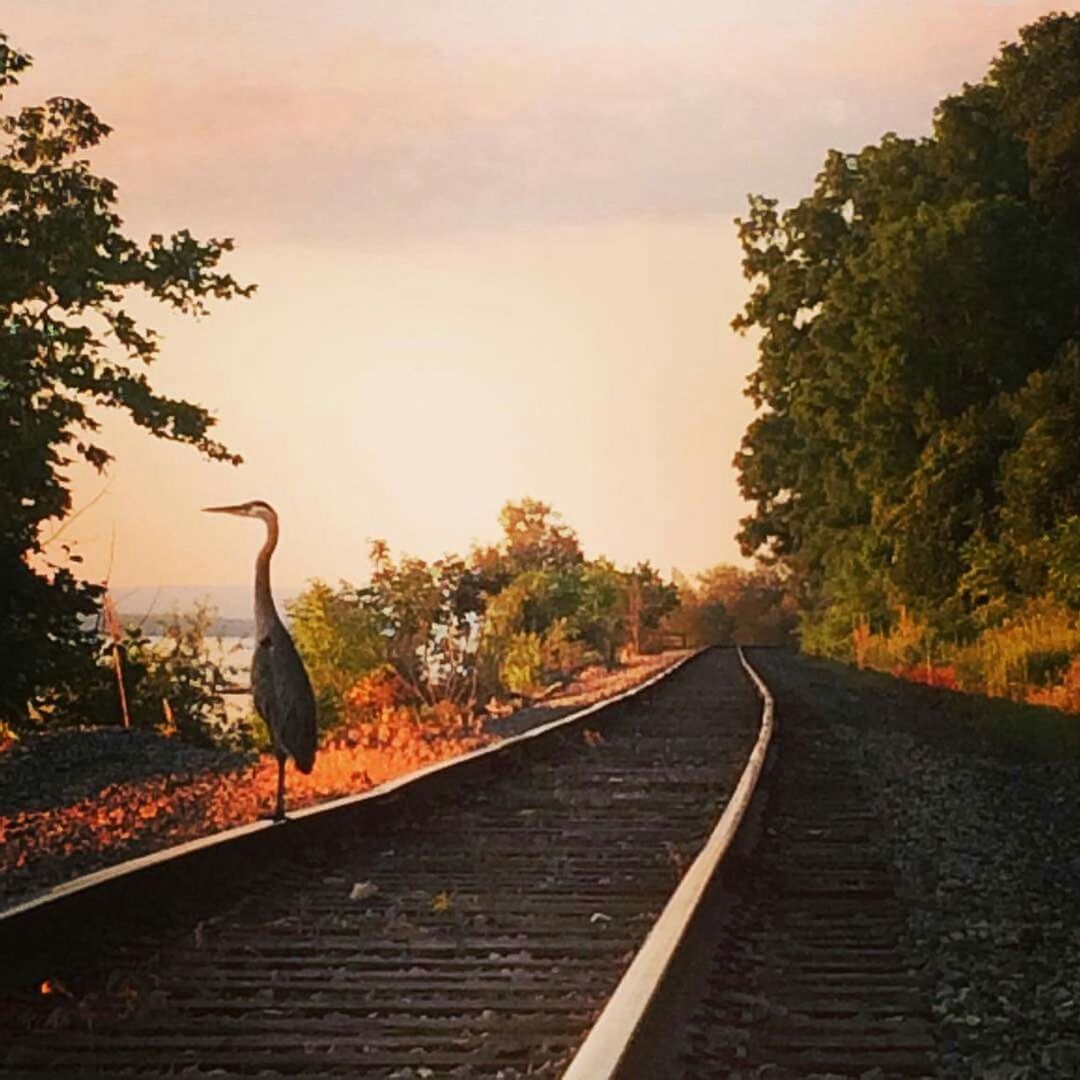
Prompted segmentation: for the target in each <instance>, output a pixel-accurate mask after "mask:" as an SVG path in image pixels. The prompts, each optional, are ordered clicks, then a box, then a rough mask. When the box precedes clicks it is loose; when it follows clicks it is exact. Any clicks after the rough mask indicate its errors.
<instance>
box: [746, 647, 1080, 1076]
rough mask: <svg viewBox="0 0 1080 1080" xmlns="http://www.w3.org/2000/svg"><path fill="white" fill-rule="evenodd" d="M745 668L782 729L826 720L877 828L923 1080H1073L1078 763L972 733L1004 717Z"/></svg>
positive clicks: (835, 670)
mask: <svg viewBox="0 0 1080 1080" xmlns="http://www.w3.org/2000/svg"><path fill="white" fill-rule="evenodd" d="M753 658H754V661H755V663H756V664H757V665H758V666H759V670H761V672H762V674H763V676H764V677H765V679H766V680H767V681H768V682H769V683H770V685H771V686H772V687H773V690H774V693H775V694H776V695H777V699H778V703H779V715H780V722H781V724H783V723H784V722H785V706H786V713H787V716H788V719H789V722H797V719H798V715H799V713H800V711H804V710H810V711H812V712H813V713H814V714H815V715H818V716H828V717H829V718H830V720H831V721H832V724H833V726H834V730H835V733H836V737H837V739H838V740H839V742H840V743H841V745H842V746H843V747H844V748H845V751H846V755H847V756H848V757H849V758H850V761H851V763H852V765H853V767H854V768H855V770H856V771H857V773H858V774H859V776H860V778H861V782H862V785H863V787H864V789H865V791H866V793H867V796H868V798H870V800H871V802H872V804H873V808H874V810H875V811H876V813H877V814H878V815H879V816H880V818H881V820H882V822H883V823H884V826H883V831H882V835H881V838H880V844H881V845H882V848H883V850H884V851H885V852H886V853H887V854H888V856H889V857H890V859H891V860H892V861H893V863H894V864H895V865H896V867H897V868H898V870H899V872H900V875H901V880H902V892H903V896H904V898H905V899H906V901H907V902H908V905H909V910H910V912H911V914H910V922H909V927H908V930H909V934H908V941H907V947H908V948H909V949H910V952H911V960H912V965H913V967H914V968H918V969H919V970H922V971H923V972H924V973H925V974H926V976H927V978H928V980H929V981H930V983H931V984H932V986H933V1017H934V1024H935V1036H936V1041H937V1053H938V1060H937V1075H940V1076H946V1077H975V1076H977V1077H985V1078H990V1080H1018V1078H1036V1077H1039V1078H1041V1077H1076V1076H1080V858H1078V856H1080V763H1078V762H1077V761H1075V760H1039V759H1038V758H1037V757H1036V756H1035V755H1034V753H1032V752H1031V751H1030V750H1027V749H1025V750H1020V749H1018V748H1017V747H1016V746H1015V745H1009V744H1005V743H1002V742H1001V741H1000V740H996V739H994V738H991V737H988V736H987V735H985V734H984V733H982V732H980V730H978V728H979V726H980V719H981V715H980V714H984V715H989V714H992V713H993V712H994V710H1001V709H1004V708H1008V706H1007V705H1003V704H1002V703H997V702H991V701H985V702H984V701H981V700H980V699H972V698H970V697H967V696H965V695H959V694H954V693H950V692H949V691H944V690H933V689H931V688H928V687H918V686H913V685H911V684H907V683H903V682H900V681H899V680H895V679H891V678H889V677H887V676H882V675H879V674H876V673H867V672H859V671H855V670H852V669H849V668H846V667H844V666H842V665H839V664H831V663H826V662H822V661H815V660H811V659H808V658H805V657H797V656H793V655H792V654H788V653H781V652H773V651H770V650H758V651H756V652H755V653H754V656H753ZM1060 722H1061V723H1063V724H1071V723H1074V722H1078V721H1077V720H1074V718H1072V717H1069V716H1065V715H1062V716H1061V718H1060Z"/></svg>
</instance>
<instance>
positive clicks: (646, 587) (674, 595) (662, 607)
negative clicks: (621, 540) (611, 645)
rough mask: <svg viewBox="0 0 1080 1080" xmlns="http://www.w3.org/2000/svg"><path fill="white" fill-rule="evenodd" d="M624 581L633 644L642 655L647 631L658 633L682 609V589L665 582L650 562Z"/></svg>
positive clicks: (637, 567)
mask: <svg viewBox="0 0 1080 1080" xmlns="http://www.w3.org/2000/svg"><path fill="white" fill-rule="evenodd" d="M623 581H624V585H623V588H624V589H625V592H626V630H627V635H628V638H629V645H630V649H631V650H632V652H633V653H634V654H635V655H639V654H640V653H641V647H642V635H643V632H644V631H646V630H655V629H656V628H657V627H658V626H659V625H660V620H661V619H663V618H664V616H665V615H667V614H668V613H669V612H671V611H674V610H675V608H677V607H678V606H679V590H678V589H677V588H676V587H675V586H674V585H673V584H672V583H671V582H665V581H664V580H663V578H661V577H660V574H659V572H658V571H657V570H656V568H655V567H654V566H652V564H651V563H649V562H648V561H647V560H646V561H645V562H639V563H638V564H637V566H635V567H634V569H633V570H628V571H626V573H625V574H624V577H623Z"/></svg>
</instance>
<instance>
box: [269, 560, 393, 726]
mask: <svg viewBox="0 0 1080 1080" xmlns="http://www.w3.org/2000/svg"><path fill="white" fill-rule="evenodd" d="M288 608H289V623H290V629H291V630H292V635H293V639H294V640H295V641H296V647H297V649H298V650H299V652H300V655H301V656H302V657H303V658H304V664H305V666H306V667H307V670H308V675H309V676H310V677H311V685H312V688H313V689H314V691H315V697H316V700H317V701H318V703H319V720H320V724H321V725H322V726H328V725H332V724H334V723H335V722H336V721H337V720H338V719H339V718H340V716H341V708H342V705H343V703H344V700H345V695H346V694H348V692H349V691H350V690H351V689H352V688H353V686H354V685H355V684H356V682H357V680H358V679H360V678H361V677H362V676H364V675H367V674H368V673H369V672H371V671H374V670H375V669H376V668H377V667H379V666H380V665H381V664H383V663H384V662H385V660H386V645H387V641H386V638H385V637H384V636H383V635H382V634H381V633H380V628H379V625H378V622H377V620H376V618H375V615H374V613H373V612H372V611H370V610H369V609H368V608H366V607H364V606H362V605H361V604H360V602H359V598H358V596H357V590H356V589H355V588H354V587H353V586H352V585H350V584H349V583H348V582H347V581H343V582H342V583H341V586H340V588H338V589H336V590H335V589H332V588H331V587H330V586H329V585H327V584H326V583H325V582H323V581H317V580H316V581H313V582H311V584H310V585H309V586H308V587H307V588H306V589H305V590H304V591H303V592H302V593H301V594H300V595H299V596H297V597H296V599H294V600H293V601H292V602H291V603H290V604H289V605H288Z"/></svg>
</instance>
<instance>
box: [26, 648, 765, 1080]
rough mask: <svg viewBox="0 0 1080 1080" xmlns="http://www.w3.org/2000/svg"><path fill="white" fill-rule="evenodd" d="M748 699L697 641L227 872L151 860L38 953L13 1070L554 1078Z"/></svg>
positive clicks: (687, 845) (693, 843)
mask: <svg viewBox="0 0 1080 1080" xmlns="http://www.w3.org/2000/svg"><path fill="white" fill-rule="evenodd" d="M759 714H760V705H759V702H758V699H757V695H756V692H755V690H754V689H753V687H752V686H751V685H750V683H749V682H748V681H747V680H746V679H745V678H744V677H743V674H742V672H741V669H740V667H739V662H738V659H737V657H736V655H735V654H734V652H733V651H717V652H711V653H707V654H704V655H702V656H700V657H698V658H696V659H694V660H693V661H691V662H690V663H688V664H687V665H686V666H685V667H684V668H682V669H681V670H679V671H678V672H676V673H675V674H673V675H670V676H668V677H667V678H665V679H664V681H663V683H662V684H658V685H655V686H653V687H651V688H650V689H648V690H646V691H644V692H642V693H641V694H640V695H638V696H636V697H634V698H630V699H627V700H625V701H623V702H621V703H619V704H617V705H615V706H610V707H605V708H602V709H600V710H598V711H595V712H592V713H591V714H590V715H588V716H584V717H579V718H578V719H575V720H567V721H564V722H563V723H562V726H561V727H559V728H558V729H557V730H549V731H548V732H547V733H546V734H544V735H540V734H538V733H537V734H536V735H535V736H534V737H526V738H525V739H523V740H521V741H520V742H517V743H515V744H513V745H511V746H508V747H506V748H505V749H502V750H494V751H491V752H483V751H482V752H480V753H478V754H475V755H472V756H471V757H470V758H469V759H468V760H466V761H464V762H462V763H461V764H459V765H454V766H452V767H447V768H444V769H439V770H431V771H430V773H429V775H428V777H426V778H421V780H420V781H419V782H413V783H412V784H409V785H404V786H402V787H401V788H399V789H398V790H397V791H396V792H387V793H386V794H385V795H384V796H382V797H369V798H368V799H367V800H347V801H348V802H349V803H350V806H349V807H343V808H341V810H342V812H341V813H338V814H336V815H335V816H334V825H333V827H327V822H328V821H329V820H330V815H329V814H328V813H327V812H325V811H323V812H319V813H316V812H310V813H309V814H308V816H307V817H304V816H300V817H299V818H298V820H296V821H293V822H290V823H288V824H286V825H284V826H280V827H276V828H273V827H270V826H266V827H265V828H264V827H254V828H252V829H250V830H249V831H248V833H246V834H245V836H244V837H242V838H238V839H239V840H240V841H241V842H240V844H239V845H237V847H236V848H234V849H233V853H232V854H231V855H230V856H229V858H228V859H227V860H225V861H224V863H223V861H222V859H221V858H220V857H218V858H216V859H215V856H214V853H213V850H212V849H208V850H207V851H206V852H205V853H203V855H200V856H196V857H195V858H193V859H192V860H191V861H190V862H189V863H188V864H187V869H186V870H184V871H183V872H181V873H177V866H176V865H174V866H173V867H172V869H171V871H170V870H169V869H167V868H159V869H158V870H157V871H154V870H148V872H147V875H148V876H144V877H143V878H142V881H141V883H140V884H139V885H138V887H137V888H131V887H125V888H124V889H123V890H117V889H116V888H114V889H113V890H112V896H111V899H110V898H104V911H101V910H99V911H98V912H97V913H96V914H95V916H94V917H95V919H96V920H98V922H99V923H100V926H99V928H98V929H97V930H96V931H95V933H94V934H93V940H92V942H83V943H82V944H81V945H79V944H77V943H76V942H75V941H74V940H73V941H72V943H71V947H70V948H66V947H65V948H63V949H53V950H51V952H50V955H49V956H48V957H47V958H46V957H45V956H44V954H43V955H42V956H40V957H38V956H37V954H36V952H35V950H34V948H33V947H32V946H31V947H24V948H23V950H22V952H23V957H22V959H23V961H24V968H23V973H24V975H25V976H26V977H27V978H24V980H23V983H22V986H21V989H20V988H19V987H15V988H11V989H12V990H13V992H9V997H8V999H7V1008H8V1020H9V1021H10V1024H9V1026H17V1027H21V1028H22V1029H23V1034H22V1035H21V1036H20V1037H19V1039H18V1040H17V1043H16V1045H14V1046H13V1047H12V1049H11V1051H10V1052H9V1056H8V1058H7V1068H8V1069H9V1070H18V1072H17V1073H16V1074H17V1075H23V1074H25V1073H28V1072H31V1071H33V1070H39V1074H40V1075H65V1071H64V1070H65V1069H66V1070H68V1072H67V1073H66V1074H69V1075H78V1074H79V1072H78V1070H79V1069H82V1070H84V1071H85V1069H87V1068H93V1069H95V1070H97V1071H98V1073H100V1074H103V1075H109V1074H110V1070H114V1071H115V1074H116V1075H162V1074H166V1073H168V1071H169V1070H174V1069H175V1070H180V1069H186V1070H188V1074H189V1075H199V1074H200V1072H201V1071H203V1070H205V1071H207V1072H209V1071H210V1070H212V1069H214V1068H221V1069H225V1070H226V1071H227V1072H228V1073H229V1074H234V1075H236V1074H239V1075H267V1076H271V1075H278V1074H281V1075H284V1074H289V1075H304V1074H305V1073H306V1074H308V1075H318V1076H327V1075H342V1076H346V1075H357V1074H358V1073H359V1074H362V1075H371V1076H391V1075H395V1074H396V1075H400V1076H408V1075H413V1076H416V1075H430V1073H426V1072H422V1071H419V1070H425V1069H426V1070H434V1071H436V1072H438V1073H439V1074H441V1075H460V1076H482V1075H495V1074H496V1073H501V1075H503V1076H506V1077H509V1076H514V1075H523V1074H524V1073H525V1072H526V1071H529V1072H530V1074H532V1075H558V1074H559V1073H560V1072H561V1070H562V1069H563V1068H564V1067H565V1065H566V1062H567V1061H568V1059H569V1057H570V1055H571V1053H572V1051H573V1049H574V1047H575V1046H576V1045H577V1043H578V1042H579V1041H580V1039H581V1038H582V1036H583V1034H584V1032H585V1030H586V1029H587V1028H588V1027H589V1025H590V1023H591V1022H592V1020H593V1018H594V1017H595V1015H596V1013H597V1012H598V1011H599V1009H600V1008H601V1006H602V1005H603V1003H604V1001H605V1000H606V998H607V996H608V995H609V994H610V993H611V991H612V990H613V988H614V986H615V984H616V982H617V981H618V978H619V976H620V974H621V973H622V971H623V970H624V968H625V967H626V965H627V963H628V962H629V960H630V958H631V956H632V955H633V953H634V951H635V950H636V948H637V947H638V946H639V945H640V943H641V941H642V940H643V939H644V938H645V936H646V935H647V933H648V930H649V928H650V927H651V926H652V924H653V923H654V921H655V920H656V917H657V915H658V913H659V911H660V910H661V909H662V908H663V906H664V904H665V903H666V902H667V900H668V897H669V896H670V894H671V892H672V890H673V889H674V887H675V886H676V884H677V883H678V881H679V880H680V878H681V877H682V874H683V871H684V870H685V868H686V866H687V865H688V864H689V863H690V862H691V861H692V860H693V858H694V856H695V854H696V853H697V851H698V850H699V849H700V848H701V846H702V844H703V843H704V842H705V841H706V839H707V837H708V836H709V834H710V831H711V830H712V828H713V825H714V822H715V819H716V816H717V814H718V812H719V809H720V807H722V806H723V805H724V803H725V802H726V800H727V798H728V797H729V796H730V794H731V791H732V790H733V788H734V787H735V784H736V781H737V779H738V777H739V775H740V773H741V770H742V767H743V765H744V764H745V761H746V758H747V755H748V754H749V752H750V748H751V746H752V745H753V743H754V740H755V738H756V737H757V733H758V728H759ZM451 775H452V779H451ZM365 803H366V804H367V805H366V806H365V807H364V808H363V809H361V807H362V806H363V804H365ZM267 837H269V838H270V839H272V841H273V844H272V848H273V849H274V850H269V848H268V844H267V840H266V838H267ZM260 838H262V839H260ZM217 854H218V856H220V855H221V852H220V851H219V852H218V853H217ZM200 863H201V865H200ZM163 875H164V876H163ZM136 893H141V894H142V897H143V900H144V901H147V902H146V903H143V904H138V903H135V906H134V910H132V907H131V905H132V901H133V900H135V894H136ZM211 893H213V894H214V897H213V899H212V900H211V897H210V895H209V894H211ZM98 896H99V897H101V894H98ZM114 903H115V904H116V909H115V910H112V911H111V912H110V908H112V905H113V904H114ZM123 907H126V908H127V910H126V911H121V910H120V909H121V908H123ZM73 910H74V909H73ZM39 914H40V913H39ZM40 928H41V927H40V925H39V928H38V929H39V931H40ZM72 936H73V937H74V936H75V935H72ZM10 937H11V935H9V941H7V942H5V945H7V944H9V943H10ZM54 937H55V934H54ZM65 946H66V943H65ZM35 961H36V962H37V963H38V964H39V970H38V971H37V972H34V973H32V971H31V969H32V967H33V964H34V963H35ZM46 962H47V963H48V964H49V967H48V969H47V970H42V969H40V965H41V964H42V963H46ZM54 969H55V970H54ZM31 974H33V978H34V981H39V985H38V986H33V987H31V986H30V985H29V976H31ZM45 980H48V981H49V988H50V989H52V990H53V993H52V994H50V995H41V994H40V993H38V994H37V996H36V997H33V996H32V994H31V991H37V990H38V989H39V986H40V982H44V981H45ZM61 988H62V989H61ZM124 1070H128V1071H127V1072H125V1071H124ZM403 1070H413V1071H412V1072H411V1073H410V1072H406V1071H403Z"/></svg>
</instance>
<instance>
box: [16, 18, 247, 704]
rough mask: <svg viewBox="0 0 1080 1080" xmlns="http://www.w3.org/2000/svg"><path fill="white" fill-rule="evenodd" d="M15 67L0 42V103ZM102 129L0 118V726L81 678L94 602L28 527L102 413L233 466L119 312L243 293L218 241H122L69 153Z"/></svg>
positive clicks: (46, 516)
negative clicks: (162, 385) (162, 387)
mask: <svg viewBox="0 0 1080 1080" xmlns="http://www.w3.org/2000/svg"><path fill="white" fill-rule="evenodd" d="M30 64H31V58H30V56H28V55H27V54H26V53H24V52H21V51H19V50H18V49H16V48H14V47H13V46H11V45H9V43H8V39H7V37H6V36H5V35H3V34H2V33H0V92H2V90H3V88H4V87H8V86H11V85H12V84H14V83H16V82H17V81H18V79H19V76H20V75H21V74H22V73H23V72H25V71H26V70H27V68H29V66H30ZM109 132H110V129H109V127H108V126H107V125H106V124H105V123H103V122H102V121H101V120H99V119H98V117H97V116H96V115H95V114H94V112H93V111H92V109H91V108H90V107H89V106H88V105H86V104H84V103H83V102H81V101H78V100H76V99H74V98H66V97H54V98H50V99H49V100H48V101H46V102H45V103H44V104H43V105H37V106H30V107H26V108H23V109H22V110H20V111H19V112H18V113H17V114H15V115H9V116H4V117H2V118H0V139H2V141H0V331H2V332H0V657H2V658H3V660H2V663H3V678H0V719H8V720H13V721H15V722H18V721H19V720H21V719H22V718H23V717H24V716H25V715H26V711H27V704H28V702H30V701H31V700H35V699H38V700H39V699H40V698H41V696H42V695H43V694H45V693H46V692H51V693H53V694H56V693H58V692H60V691H61V690H62V688H64V687H65V686H71V685H73V684H74V683H75V682H77V681H78V679H77V676H76V675H75V673H76V672H81V673H83V674H85V664H86V663H87V661H88V658H92V655H93V652H94V647H95V643H94V642H93V640H92V638H91V637H90V636H89V635H88V634H87V632H86V628H85V622H86V617H87V616H89V615H92V614H93V613H94V612H95V611H96V609H97V601H98V597H99V593H100V590H99V589H97V588H96V587H94V586H91V585H88V584H86V583H84V582H82V581H80V580H79V579H78V578H77V577H76V575H75V574H74V573H73V572H72V571H71V569H70V567H69V566H68V565H67V563H68V560H65V559H55V558H52V557H51V553H50V552H48V551H46V550H45V547H44V544H43V541H42V526H43V524H44V523H46V522H48V521H50V520H51V519H58V518H61V517H63V516H64V515H65V514H67V513H68V512H69V511H70V509H71V492H70V483H69V479H68V472H67V470H68V467H69V466H70V465H71V464H72V463H73V462H75V461H77V460H79V459H81V460H83V461H86V462H88V463H89V464H91V465H92V466H94V467H95V468H96V469H98V470H102V469H104V468H105V467H106V466H107V465H108V463H109V461H110V460H111V455H110V454H109V451H108V449H107V448H106V447H105V446H103V445H102V444H101V442H100V440H99V438H98V435H97V432H98V430H99V426H100V419H99V418H100V415H101V412H102V411H103V410H109V409H114V410H119V411H121V412H124V413H127V415H128V416H129V417H130V418H131V419H132V420H133V421H134V422H135V423H136V424H138V425H139V426H140V427H143V428H145V429H146V430H147V431H149V432H150V433H151V434H152V435H155V436H157V437H159V438H163V439H169V440H172V441H174V442H180V443H185V444H187V445H189V446H192V447H194V448H195V449H196V450H198V451H200V452H201V453H203V454H204V455H206V456H207V457H209V458H212V459H216V460H220V461H228V462H234V463H235V462H238V461H239V460H240V459H239V458H238V457H236V456H235V455H234V454H232V453H231V452H230V451H229V450H228V449H227V448H226V447H225V446H223V445H222V444H221V443H220V442H218V441H216V440H215V439H213V438H212V437H211V434H210V432H211V429H212V428H213V426H214V418H213V416H212V415H211V414H210V413H209V412H208V411H207V410H206V409H205V408H203V407H202V406H200V405H197V404H194V403H192V402H189V401H184V400H180V399H177V398H170V397H166V396H163V395H161V394H159V393H157V392H156V391H155V390H154V389H153V387H152V385H151V383H150V381H149V379H148V376H147V373H146V370H145V369H146V366H147V365H149V364H150V363H152V361H153V360H154V359H155V357H156V356H157V353H158V349H159V344H160V343H159V339H158V336H157V334H155V332H154V330H153V329H152V328H150V327H147V326H143V325H142V324H141V323H140V322H139V321H138V320H137V319H135V318H134V317H133V316H132V315H131V314H130V312H129V311H128V310H127V307H126V306H125V305H126V304H127V302H128V298H129V296H130V295H131V293H132V291H133V290H142V291H143V292H144V293H146V294H148V295H149V296H151V297H153V298H154V299H156V300H160V301H162V302H163V303H165V304H167V305H169V306H170V307H172V308H175V309H176V310H178V311H181V312H185V313H188V314H196V315H198V314H202V313H204V312H205V311H206V302H207V300H208V299H210V298H214V299H229V298H231V297H234V296H247V295H250V293H251V292H252V290H253V288H254V287H253V286H242V285H240V284H238V283H237V282H236V281H235V280H234V279H233V278H232V277H231V276H230V275H228V274H226V273H222V272H221V271H220V270H219V269H218V266H219V263H220V261H221V258H222V256H223V255H224V254H225V253H226V252H227V251H229V250H230V249H231V248H232V241H231V240H228V239H223V240H214V239H212V240H208V241H199V240H197V239H195V238H194V237H193V236H192V235H191V234H190V233H189V232H188V231H186V230H182V231H179V232H176V233H173V234H172V235H171V236H168V237H166V236H164V235H153V236H151V237H150V238H149V240H148V241H147V242H146V243H145V244H139V243H137V242H136V241H134V240H132V239H130V238H129V237H128V236H126V235H125V234H124V233H123V231H122V225H123V222H122V220H121V218H120V216H119V215H118V214H117V212H116V202H117V192H116V186H115V185H114V184H113V183H112V182H111V181H109V180H107V179H105V178H104V177H101V176H98V175H97V174H95V173H94V172H93V170H92V169H91V166H90V163H89V161H88V160H87V159H86V157H85V156H84V155H85V154H86V153H87V152H88V151H90V150H92V149H93V147H95V146H96V145H97V144H98V143H99V142H100V141H101V140H102V139H104V138H105V137H106V136H107V135H108V134H109Z"/></svg>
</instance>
